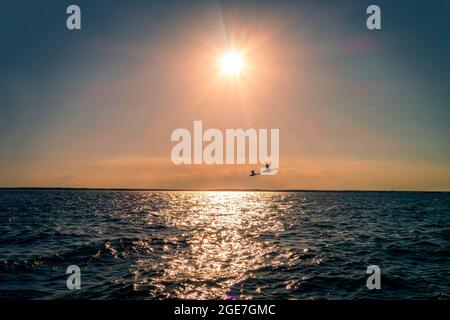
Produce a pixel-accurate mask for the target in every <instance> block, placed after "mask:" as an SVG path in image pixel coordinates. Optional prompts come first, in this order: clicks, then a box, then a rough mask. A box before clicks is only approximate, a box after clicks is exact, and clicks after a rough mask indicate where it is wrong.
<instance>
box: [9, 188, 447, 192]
mask: <svg viewBox="0 0 450 320" xmlns="http://www.w3.org/2000/svg"><path fill="white" fill-rule="evenodd" d="M0 190H93V191H95V190H98V191H102V190H104V191H185V192H186V191H196V192H208V191H209V192H233V191H235V192H417V193H426V192H428V193H450V190H394V189H391V190H389V189H386V190H370V189H239V188H234V189H233V188H224V189H182V188H95V187H0Z"/></svg>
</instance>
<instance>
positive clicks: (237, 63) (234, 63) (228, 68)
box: [219, 49, 245, 76]
mask: <svg viewBox="0 0 450 320" xmlns="http://www.w3.org/2000/svg"><path fill="white" fill-rule="evenodd" d="M219 62H220V70H221V72H222V73H223V74H225V75H228V76H238V75H240V74H241V73H242V71H243V70H244V69H245V59H244V54H243V53H242V52H240V51H238V50H234V49H232V50H228V51H227V52H225V53H224V54H223V55H222V56H221V57H220V61H219Z"/></svg>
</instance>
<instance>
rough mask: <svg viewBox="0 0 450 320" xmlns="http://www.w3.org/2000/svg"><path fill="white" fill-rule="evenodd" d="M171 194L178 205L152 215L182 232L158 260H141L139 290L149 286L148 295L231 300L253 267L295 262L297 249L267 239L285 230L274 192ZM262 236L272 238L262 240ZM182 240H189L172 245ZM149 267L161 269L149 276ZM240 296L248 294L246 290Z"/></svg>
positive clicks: (136, 279) (137, 270)
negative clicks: (272, 193) (293, 250)
mask: <svg viewBox="0 0 450 320" xmlns="http://www.w3.org/2000/svg"><path fill="white" fill-rule="evenodd" d="M170 197H171V199H169V200H168V201H169V203H177V206H170V208H167V209H163V210H159V212H157V213H152V215H153V216H154V215H155V214H157V215H158V217H159V219H161V220H162V221H164V223H165V225H166V226H167V227H168V228H176V229H177V230H179V233H180V234H179V235H174V234H172V235H171V236H169V237H168V239H166V243H167V245H165V246H164V247H163V252H164V253H163V254H162V256H161V257H160V259H158V260H155V259H146V258H145V257H142V258H141V259H139V260H138V262H137V264H136V265H135V267H134V272H133V275H134V283H135V286H136V289H138V288H139V286H140V285H145V286H147V287H149V288H150V296H153V297H161V298H185V299H211V298H219V299H222V298H224V299H226V298H233V297H232V296H230V288H231V287H232V286H236V285H239V283H240V282H242V281H245V280H246V279H248V278H249V277H251V276H252V275H251V271H252V270H257V269H259V268H263V267H267V266H279V265H283V264H285V265H290V264H292V263H295V260H296V257H295V256H294V254H293V253H291V252H288V251H285V250H284V251H283V250H282V249H280V248H279V247H277V245H276V241H269V240H267V239H268V238H270V235H273V236H276V235H277V234H279V233H280V232H282V231H283V230H284V226H283V223H282V222H281V220H280V215H282V214H283V212H284V211H286V210H280V209H282V208H280V207H279V206H280V205H281V206H283V204H282V203H278V204H274V202H273V197H272V196H271V194H270V193H264V194H263V193H258V192H180V193H171V194H170ZM284 205H289V204H284ZM153 218H154V217H152V219H153ZM264 235H269V237H266V240H263V239H264V238H265V237H264ZM181 239H185V243H184V242H183V241H184V240H183V241H181V245H180V244H179V245H177V247H176V248H175V249H173V248H171V244H172V243H180V240H181ZM183 243H184V245H183ZM155 264H157V265H155ZM149 269H151V270H155V269H160V270H163V271H162V272H161V273H159V274H156V275H152V276H145V275H146V272H145V270H149ZM262 289H263V288H259V289H256V290H262ZM237 295H238V297H239V298H246V296H245V295H242V291H241V293H239V294H237Z"/></svg>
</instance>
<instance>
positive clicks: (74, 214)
mask: <svg viewBox="0 0 450 320" xmlns="http://www.w3.org/2000/svg"><path fill="white" fill-rule="evenodd" d="M449 252H450V194H449V193H375V192H291V193H287V192H274V193H270V192H146V191H83V190H80V191H73V190H0V298H9V299H22V298H26V299H54V298H86V299H116V298H118V299H163V298H194V299H209V298H219V299H222V298H223V299H232V298H242V299H247V298H253V299H261V298H269V299H272V298H274V299H363V298H373V299H413V298H414V299H448V298H449V294H450V255H449ZM69 265H78V266H79V267H80V269H81V290H68V289H67V286H66V280H67V277H68V275H66V269H67V267H68V266H69ZM369 265H378V266H379V267H380V268H381V289H380V290H369V289H368V288H367V286H366V279H367V277H368V275H367V274H366V270H367V267H368V266H369Z"/></svg>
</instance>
